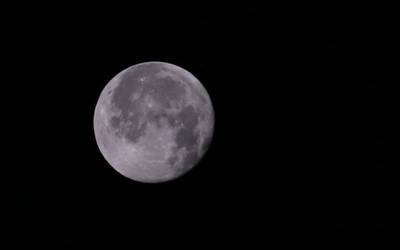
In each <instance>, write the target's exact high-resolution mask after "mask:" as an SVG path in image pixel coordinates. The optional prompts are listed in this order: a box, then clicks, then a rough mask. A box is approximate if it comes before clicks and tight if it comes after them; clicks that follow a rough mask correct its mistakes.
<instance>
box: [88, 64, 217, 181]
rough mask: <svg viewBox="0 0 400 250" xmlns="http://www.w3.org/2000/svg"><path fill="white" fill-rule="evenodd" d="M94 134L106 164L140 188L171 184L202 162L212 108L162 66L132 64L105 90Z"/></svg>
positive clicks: (198, 90) (180, 75)
mask: <svg viewBox="0 0 400 250" xmlns="http://www.w3.org/2000/svg"><path fill="white" fill-rule="evenodd" d="M93 120H94V124H93V125H94V133H95V138H96V142H97V145H98V147H99V149H100V152H101V153H102V155H103V156H104V158H105V160H106V161H107V162H108V163H109V164H110V165H111V166H112V167H113V168H114V169H115V170H116V171H118V172H119V173H120V174H122V175H123V176H125V177H127V178H129V179H132V180H135V181H138V182H144V183H158V182H165V181H170V180H173V179H176V178H178V177H180V176H182V175H184V174H185V173H187V172H188V171H189V170H191V169H192V168H193V167H194V166H196V164H197V163H198V162H199V161H200V160H201V158H202V157H203V156H204V154H205V153H206V151H207V149H208V148H209V145H210V143H211V140H212V137H213V132H214V109H213V106H212V103H211V99H210V97H209V95H208V93H207V91H206V89H205V88H204V87H203V85H202V84H201V83H200V81H199V80H198V79H197V78H196V77H194V76H193V75H192V74H191V73H190V72H188V71H186V70H185V69H183V68H181V67H179V66H176V65H173V64H170V63H165V62H145V63H140V64H136V65H133V66H131V67H129V68H127V69H125V70H123V71H121V72H120V73H118V74H117V75H116V76H115V77H114V78H112V79H111V81H109V82H108V83H107V85H106V86H105V87H104V89H103V91H102V92H101V94H100V97H99V99H98V101H97V104H96V107H95V112H94V119H93Z"/></svg>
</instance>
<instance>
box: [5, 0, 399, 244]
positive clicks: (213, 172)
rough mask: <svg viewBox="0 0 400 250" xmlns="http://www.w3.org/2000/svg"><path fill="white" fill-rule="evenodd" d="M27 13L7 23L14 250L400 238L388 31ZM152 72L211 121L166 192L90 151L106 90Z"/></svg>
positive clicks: (373, 24)
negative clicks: (167, 70)
mask: <svg viewBox="0 0 400 250" xmlns="http://www.w3.org/2000/svg"><path fill="white" fill-rule="evenodd" d="M31 7H35V11H33V10H32V9H31ZM31 7H29V6H26V7H24V8H23V9H22V10H21V9H19V8H14V7H10V11H9V13H13V14H12V15H9V16H8V15H6V16H4V17H2V19H3V18H4V22H2V27H3V26H4V29H3V31H4V34H5V35H4V36H3V42H5V45H4V46H3V50H4V51H3V55H4V56H3V58H2V59H3V60H4V62H6V66H5V68H3V69H4V70H5V73H4V75H3V85H2V86H3V87H4V88H6V89H5V91H3V98H2V99H3V101H5V104H3V109H5V111H4V112H5V116H4V117H3V118H4V120H3V123H5V124H6V127H7V128H6V130H4V131H3V132H4V134H5V135H4V136H3V137H4V140H3V141H4V144H5V145H9V146H6V148H7V153H6V154H5V158H6V159H7V161H4V162H3V163H2V168H4V169H6V170H7V171H6V172H7V173H4V175H2V177H3V183H4V184H5V188H4V190H5V192H6V197H7V199H8V197H9V198H10V199H9V200H10V201H8V200H7V201H6V202H5V204H7V205H6V207H7V208H9V211H8V212H7V213H6V217H7V219H8V220H9V221H10V223H7V228H8V230H7V231H8V232H9V233H11V235H13V236H15V240H12V241H13V243H27V244H28V245H30V244H34V243H35V244H36V243H37V244H39V245H41V244H50V245H51V244H54V246H57V247H56V248H54V249H64V248H65V249H77V247H78V246H80V245H82V244H89V245H90V244H94V243H100V244H103V242H104V244H105V242H111V244H114V243H115V242H120V243H121V242H127V244H128V246H130V247H135V246H136V244H137V243H138V242H140V241H145V242H148V244H149V245H153V244H156V243H157V242H159V241H160V242H166V244H167V245H170V244H172V245H171V246H173V245H174V244H178V243H182V242H183V241H182V240H181V239H187V240H190V241H188V243H185V244H188V245H187V247H189V246H191V244H195V245H197V244H200V243H206V244H207V243H209V244H211V242H217V243H218V244H221V246H223V245H226V246H227V245H230V244H233V245H236V244H239V243H243V245H244V246H246V247H247V248H248V249H249V248H251V247H250V246H251V245H252V244H259V243H261V244H263V243H265V241H267V239H268V237H272V236H271V235H272V234H276V235H279V234H280V233H282V234H286V232H287V230H289V231H292V232H295V233H296V232H297V233H298V234H301V233H304V232H305V231H309V230H312V231H316V232H320V233H321V232H330V233H339V234H348V235H350V234H352V233H353V232H355V231H359V230H366V231H368V232H386V231H388V230H389V228H390V226H391V223H393V212H394V211H395V206H394V204H395V199H394V197H396V196H395V193H396V192H395V190H396V189H397V188H398V183H397V178H396V176H397V174H396V173H397V170H396V167H397V166H398V165H396V164H395V163H394V160H393V155H394V153H395V147H394V144H395V143H394V139H393V138H394V133H393V131H394V127H395V122H394V121H395V120H396V119H395V118H396V117H395V114H397V113H395V112H394V109H395V107H396V105H395V100H397V99H396V98H398V94H397V93H398V92H397V90H396V89H395V88H394V84H395V81H394V79H393V77H392V76H391V72H392V71H393V70H394V64H393V63H392V62H391V60H393V54H392V49H391V47H390V46H391V42H392V41H393V40H392V38H391V36H393V34H392V32H390V28H389V27H388V25H387V24H389V23H391V21H390V18H391V16H390V15H386V16H385V19H382V18H377V16H375V15H373V14H368V13H369V12H368V13H367V14H365V15H363V16H362V17H361V16H360V17H359V16H355V15H353V14H354V13H353V12H349V13H343V14H340V15H339V14H337V13H336V12H335V13H328V11H327V10H324V11H320V12H317V13H316V12H312V13H313V15H311V14H306V13H304V12H299V11H296V10H295V9H293V10H291V11H290V10H286V9H285V11H283V10H281V11H278V10H275V9H272V8H267V7H258V6H254V7H251V6H247V7H241V6H236V7H232V8H228V7H226V8H218V7H216V6H214V7H202V6H196V5H193V6H191V5H190V4H189V5H187V6H181V7H180V8H171V10H168V11H167V10H166V9H164V8H163V7H160V8H159V9H157V10H151V9H146V8H144V7H139V6H136V5H133V4H132V5H126V6H119V7H116V6H100V5H96V6H83V5H79V6H72V5H69V6H61V5H60V6H57V5H53V6H31ZM36 9H38V10H37V11H36ZM150 10H151V11H150ZM5 12H8V11H7V10H6V11H5ZM300 13H303V14H300ZM378 19H379V22H378ZM145 61H165V62H169V63H173V64H176V65H179V66H181V67H183V68H185V69H187V70H188V71H189V72H191V73H192V74H193V75H195V76H196V77H197V78H198V79H199V80H200V81H201V82H202V84H203V85H204V87H205V88H206V89H207V91H208V93H209V95H210V97H211V100H212V103H213V105H214V110H215V134H214V139H213V141H212V143H211V146H210V148H209V151H208V153H207V154H206V155H205V157H204V158H203V160H202V161H201V162H200V163H199V164H198V166H197V167H196V168H194V169H193V170H192V171H191V172H189V173H188V174H187V175H185V176H184V177H182V178H179V179H177V180H175V181H172V182H168V183H163V184H142V183H137V182H134V181H131V180H129V179H127V178H125V177H123V176H122V175H120V174H118V173H117V172H116V171H115V170H113V168H111V167H110V166H109V165H108V163H107V162H106V161H105V159H104V158H103V157H102V155H101V153H100V151H99V150H98V147H97V145H96V141H95V138H94V131H93V114H94V108H95V105H96V102H97V99H98V97H99V95H100V92H101V91H102V89H103V88H104V86H105V84H107V82H108V81H109V80H110V79H111V78H112V77H113V76H115V75H116V74H117V73H118V72H120V71H121V70H123V69H125V68H127V67H129V66H131V65H134V64H137V63H140V62H145ZM396 127H397V126H396ZM14 131H15V132H14ZM396 152H397V151H396ZM8 159H10V160H8ZM8 171H10V173H8ZM8 205H9V206H8ZM7 238H9V239H11V238H12V239H14V237H8V236H7ZM145 239H146V240H145ZM50 242H52V243H50ZM53 242H54V243H53ZM113 242H114V243H113Z"/></svg>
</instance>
